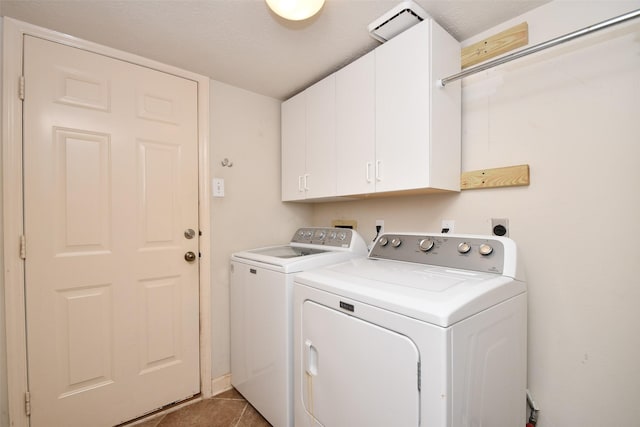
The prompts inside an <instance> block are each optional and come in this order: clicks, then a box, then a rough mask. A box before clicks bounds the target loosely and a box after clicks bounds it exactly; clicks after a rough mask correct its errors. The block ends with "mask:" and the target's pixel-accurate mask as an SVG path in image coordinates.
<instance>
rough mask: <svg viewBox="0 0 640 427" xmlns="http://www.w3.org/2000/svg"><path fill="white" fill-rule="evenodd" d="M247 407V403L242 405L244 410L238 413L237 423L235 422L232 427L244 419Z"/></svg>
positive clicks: (235, 426)
mask: <svg viewBox="0 0 640 427" xmlns="http://www.w3.org/2000/svg"><path fill="white" fill-rule="evenodd" d="M247 406H249V403H248V402H247V403H245V404H244V408H242V412H241V413H240V417H239V418H238V421H236V423H235V424H234V425H233V427H237V426H238V424H240V421H241V420H242V417H244V413H245V412H247Z"/></svg>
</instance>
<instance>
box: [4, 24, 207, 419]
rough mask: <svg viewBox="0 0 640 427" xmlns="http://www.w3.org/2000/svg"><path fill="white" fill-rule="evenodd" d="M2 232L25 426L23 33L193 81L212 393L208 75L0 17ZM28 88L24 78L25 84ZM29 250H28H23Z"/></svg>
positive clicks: (10, 351)
mask: <svg viewBox="0 0 640 427" xmlns="http://www.w3.org/2000/svg"><path fill="white" fill-rule="evenodd" d="M2 29H3V38H2V43H3V46H2V135H1V141H2V214H3V219H2V232H3V247H2V252H3V255H4V257H3V258H4V264H3V273H2V274H3V275H2V280H3V284H4V293H5V295H4V296H5V330H6V352H7V358H6V360H7V392H8V393H7V394H8V395H7V398H8V406H9V425H11V426H13V427H22V426H24V427H27V426H28V425H29V417H28V416H27V415H26V411H25V393H26V392H27V391H28V377H27V340H26V321H25V319H26V309H25V281H24V260H23V259H22V257H21V254H20V239H21V236H22V235H23V234H24V230H23V218H24V211H23V180H22V173H23V170H22V165H23V162H22V160H23V159H22V114H23V110H22V101H21V100H20V98H19V93H20V77H21V76H22V64H23V53H24V51H23V39H24V36H25V35H31V36H35V37H39V38H42V39H45V40H49V41H52V42H56V43H60V44H63V45H66V46H70V47H76V48H80V49H83V50H86V51H90V52H94V53H98V54H101V55H105V56H108V57H111V58H114V59H118V60H122V61H126V62H129V63H132V64H136V65H141V66H144V67H147V68H151V69H155V70H158V71H161V72H165V73H168V74H173V75H175V76H178V77H182V78H185V79H189V80H192V81H195V82H196V83H197V87H198V89H197V94H198V187H199V188H198V202H199V207H198V216H199V228H200V231H201V232H202V235H201V236H200V248H199V250H200V253H201V254H202V256H201V258H200V266H199V267H200V271H199V292H200V307H199V308H200V392H201V395H202V397H210V396H211V395H212V383H211V258H210V254H211V236H210V230H211V224H210V223H211V220H210V215H209V213H210V200H209V175H210V173H209V78H208V77H205V76H202V75H199V74H195V73H192V72H189V71H185V70H182V69H179V68H176V67H173V66H170V65H166V64H162V63H159V62H156V61H153V60H150V59H147V58H143V57H141V56H138V55H134V54H130V53H127V52H122V51H119V50H116V49H113V48H110V47H107V46H103V45H99V44H96V43H92V42H88V41H85V40H81V39H79V38H76V37H73V36H70V35H67V34H62V33H58V32H56V31H52V30H48V29H45V28H42V27H38V26H35V25H32V24H28V23H25V22H21V21H18V20H15V19H12V18H6V17H5V18H3V22H2ZM27 90H28V83H27ZM27 253H28V249H27Z"/></svg>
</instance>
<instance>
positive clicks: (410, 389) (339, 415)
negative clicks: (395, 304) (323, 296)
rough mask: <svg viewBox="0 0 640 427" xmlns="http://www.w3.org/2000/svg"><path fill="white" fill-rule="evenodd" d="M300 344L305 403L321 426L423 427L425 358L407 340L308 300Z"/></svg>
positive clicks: (298, 367)
mask: <svg viewBox="0 0 640 427" xmlns="http://www.w3.org/2000/svg"><path fill="white" fill-rule="evenodd" d="M301 343H302V347H303V348H302V349H300V350H301V351H302V352H303V357H302V358H301V360H302V366H297V367H296V369H301V370H302V375H301V378H303V384H302V385H301V389H302V400H303V403H304V407H305V409H306V411H307V412H308V414H309V416H311V417H313V418H314V419H315V420H317V421H318V422H319V424H320V425H325V426H332V427H350V426H369V427H375V426H379V427H385V426H405V427H409V426H416V427H417V426H418V425H419V424H420V391H419V389H418V363H419V361H420V354H419V351H418V348H417V347H416V345H415V343H414V342H413V341H411V340H410V339H409V338H408V337H406V336H404V335H401V334H398V333H396V332H394V331H391V330H389V329H385V328H382V327H379V326H377V325H374V324H373V323H368V322H365V321H363V320H360V319H358V318H355V317H353V316H349V315H347V314H344V313H342V312H339V311H337V310H334V309H332V308H328V307H325V306H323V305H320V304H317V303H315V302H312V301H305V302H304V303H303V307H302V340H301Z"/></svg>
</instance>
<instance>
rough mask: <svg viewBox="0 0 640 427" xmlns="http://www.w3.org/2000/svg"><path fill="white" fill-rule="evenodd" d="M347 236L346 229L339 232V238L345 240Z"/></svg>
mask: <svg viewBox="0 0 640 427" xmlns="http://www.w3.org/2000/svg"><path fill="white" fill-rule="evenodd" d="M346 238H347V233H345V232H344V231H341V232H339V233H338V240H344V239H346Z"/></svg>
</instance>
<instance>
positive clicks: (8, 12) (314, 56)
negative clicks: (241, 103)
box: [0, 0, 549, 99]
mask: <svg viewBox="0 0 640 427" xmlns="http://www.w3.org/2000/svg"><path fill="white" fill-rule="evenodd" d="M548 1H549V0H508V1H502V0H466V1H463V0H439V1H430V0H417V1H416V2H417V3H418V4H420V5H421V6H422V7H423V8H424V9H425V10H426V11H427V12H428V13H429V14H430V15H431V16H432V17H433V18H434V19H435V20H436V21H437V22H438V23H440V24H441V25H442V26H443V27H445V28H446V29H447V30H448V31H449V32H450V33H451V34H452V35H453V36H454V37H455V38H456V39H458V40H461V41H462V40H465V39H467V38H469V37H470V36H473V35H475V34H478V33H479V32H481V31H484V30H486V29H488V28H491V27H493V26H495V25H497V24H499V23H501V22H504V21H506V20H508V19H510V18H513V17H516V16H518V15H520V14H522V13H524V12H526V11H528V10H531V9H533V8H535V7H538V6H540V5H541V4H544V3H547V2H548ZM398 3H399V1H389V0H326V3H325V5H324V7H323V8H322V10H321V11H320V13H319V14H318V15H316V16H315V17H313V18H311V19H308V20H306V21H302V22H289V21H286V20H284V19H282V18H280V17H278V16H277V15H275V14H274V13H272V12H271V11H270V10H269V9H268V7H267V5H266V3H265V2H264V0H186V1H180V0H125V1H112V0H71V1H69V0H64V1H57V0H0V14H1V15H2V16H9V17H13V18H15V19H19V20H21V21H25V22H29V23H32V24H35V25H39V26H42V27H46V28H50V29H53V30H57V31H60V32H63V33H67V34H70V35H73V36H76V37H79V38H82V39H86V40H90V41H93V42H97V43H100V44H103V45H107V46H110V47H113V48H116V49H120V50H124V51H127V52H132V53H135V54H138V55H142V56H145V57H147V58H151V59H154V60H157V61H160V62H164V63H167V64H171V65H174V66H177V67H180V68H184V69H186V70H190V71H194V72H196V73H199V74H203V75H206V76H209V77H211V78H213V79H215V80H218V81H222V82H225V83H228V84H230V85H233V86H237V87H241V88H244V89H247V90H250V91H253V92H257V93H261V94H264V95H268V96H271V97H274V98H279V99H286V98H288V97H289V96H291V95H293V94H295V93H297V92H299V91H300V90H302V89H304V88H305V87H307V86H309V85H310V84H312V83H314V82H316V81H318V80H320V79H321V78H323V77H324V76H326V75H328V74H331V73H332V72H334V71H336V70H337V69H339V68H340V67H342V66H344V65H346V64H348V63H349V62H351V61H353V60H354V59H356V58H358V57H360V56H361V55H363V54H364V53H366V52H368V51H370V50H372V49H373V48H375V47H376V46H378V44H379V43H378V42H376V41H375V40H373V39H372V38H371V37H370V36H369V34H368V32H367V25H368V24H369V23H371V22H372V21H374V20H375V19H376V18H378V17H380V16H381V15H382V14H384V13H385V12H387V11H388V10H389V9H391V8H392V7H393V6H395V5H396V4H398Z"/></svg>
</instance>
